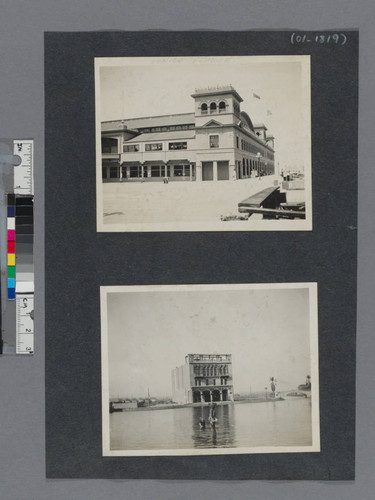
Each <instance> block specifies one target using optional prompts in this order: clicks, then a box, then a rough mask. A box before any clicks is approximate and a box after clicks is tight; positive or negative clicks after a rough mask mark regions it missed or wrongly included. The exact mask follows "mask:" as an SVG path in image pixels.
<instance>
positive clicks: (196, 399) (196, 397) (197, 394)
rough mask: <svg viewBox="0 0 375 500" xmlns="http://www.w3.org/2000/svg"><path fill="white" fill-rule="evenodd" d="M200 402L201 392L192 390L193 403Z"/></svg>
mask: <svg viewBox="0 0 375 500" xmlns="http://www.w3.org/2000/svg"><path fill="white" fill-rule="evenodd" d="M200 402H201V393H200V392H199V391H194V392H193V403H200Z"/></svg>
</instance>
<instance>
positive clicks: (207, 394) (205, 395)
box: [203, 391, 211, 403]
mask: <svg viewBox="0 0 375 500" xmlns="http://www.w3.org/2000/svg"><path fill="white" fill-rule="evenodd" d="M203 399H204V401H205V402H206V403H210V401H211V394H210V391H203Z"/></svg>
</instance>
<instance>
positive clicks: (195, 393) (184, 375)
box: [172, 354, 234, 404]
mask: <svg viewBox="0 0 375 500" xmlns="http://www.w3.org/2000/svg"><path fill="white" fill-rule="evenodd" d="M233 397H234V392H233V377H232V355H231V354H188V355H187V356H185V364H184V365H182V366H179V367H176V368H174V369H173V370H172V399H173V401H174V402H175V403H181V404H188V403H210V402H213V401H215V402H220V401H228V402H229V401H233Z"/></svg>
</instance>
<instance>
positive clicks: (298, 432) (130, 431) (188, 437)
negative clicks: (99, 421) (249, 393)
mask: <svg viewBox="0 0 375 500" xmlns="http://www.w3.org/2000/svg"><path fill="white" fill-rule="evenodd" d="M208 417H209V407H208V406H195V407H185V408H174V409H168V410H144V411H126V412H119V413H112V414H111V415H110V447H111V449H112V450H158V449H160V450H168V449H194V448H195V449H197V448H200V449H201V448H237V447H256V446H309V445H311V444H312V422H311V401H310V400H308V399H303V400H301V399H299V400H289V401H280V402H268V403H258V404H252V403H246V404H229V405H218V406H217V408H216V417H217V419H218V421H217V423H216V425H215V427H214V428H213V427H212V426H211V424H210V423H209V421H208ZM200 418H202V419H204V421H205V427H204V428H202V427H201V426H200V425H199V420H200Z"/></svg>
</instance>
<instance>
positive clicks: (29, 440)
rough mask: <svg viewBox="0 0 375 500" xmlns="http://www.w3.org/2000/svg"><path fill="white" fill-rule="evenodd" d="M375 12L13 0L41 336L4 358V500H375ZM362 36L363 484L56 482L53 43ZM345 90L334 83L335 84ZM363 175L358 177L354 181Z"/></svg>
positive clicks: (15, 93) (12, 88)
mask: <svg viewBox="0 0 375 500" xmlns="http://www.w3.org/2000/svg"><path fill="white" fill-rule="evenodd" d="M374 17H375V16H374V7H373V2H371V1H370V0H368V1H365V0H361V1H360V2H357V3H356V4H354V3H351V2H346V1H345V2H338V1H335V2H332V1H325V2H324V1H321V0H315V1H314V2H311V3H307V2H300V1H283V2H279V1H271V0H269V1H264V2H262V3H261V4H259V3H257V4H252V3H250V2H247V1H245V0H241V1H232V2H230V3H229V2H224V1H222V2H218V1H200V2H195V1H190V2H182V1H180V0H178V1H177V0H175V1H167V0H165V1H161V0H154V1H153V2H146V1H143V0H137V1H115V0H107V1H106V2H99V1H98V0H95V1H94V0H92V1H88V0H81V1H80V2H79V3H78V2H74V1H72V0H66V1H65V2H56V1H54V0H53V1H51V0H49V1H47V0H33V1H26V0H3V2H2V6H1V17H0V64H1V70H2V71H1V78H0V89H1V94H0V96H1V97H0V117H1V119H0V137H14V138H27V137H33V138H34V139H35V141H36V153H35V163H36V166H37V167H36V191H35V198H36V203H35V216H36V220H37V222H38V224H37V226H36V242H37V243H36V253H37V257H38V258H37V260H36V272H37V277H36V288H37V293H36V296H35V299H36V304H35V309H36V320H35V329H36V338H35V350H36V353H35V355H34V357H2V358H1V359H0V396H1V400H0V401H1V406H0V407H1V409H0V419H1V427H0V429H1V430H0V465H1V472H0V498H2V499H4V500H8V499H19V500H23V499H28V500H30V499H35V500H39V499H51V500H55V499H56V500H57V499H79V500H81V499H86V498H90V499H94V500H95V499H102V498H103V499H104V498H132V499H133V498H134V499H137V498H140V499H141V498H142V499H143V498H153V499H158V498H163V499H164V498H170V499H172V498H177V497H179V498H192V497H193V496H195V497H196V498H206V497H208V496H212V495H215V497H216V498H225V497H227V496H228V495H231V496H232V497H234V498H255V499H258V498H259V499H262V498H267V499H273V498H278V499H283V498H287V499H294V498H295V499H299V498H301V497H302V496H303V497H304V498H309V499H310V498H311V499H312V498H325V499H335V498H340V499H352V498H359V499H371V498H373V490H374V483H375V481H374V474H373V459H374V444H373V443H374V437H375V436H374V434H375V430H374V414H375V411H374V399H373V397H372V394H373V387H372V386H373V380H374V376H373V361H372V358H373V355H374V342H373V339H372V329H371V325H372V324H373V322H374V316H375V312H374V308H373V307H372V303H373V300H372V299H373V289H374V284H375V281H374V264H373V244H374V235H373V232H374V231H373V224H372V216H371V215H372V210H373V208H374V207H373V205H374V203H375V201H374V197H373V195H372V192H373V188H374V185H373V184H374V182H373V175H372V158H373V156H374V155H373V154H371V153H372V152H373V149H374V146H373V144H374V140H373V137H372V136H373V127H374V125H373V124H374V122H375V120H374V118H375V117H374V106H373V95H374V90H375V89H374V82H375V79H374V68H375V64H374V54H373V50H374V45H375V41H374V38H373V21H374ZM158 28H160V29H179V30H181V29H182V30H185V29H186V30H189V29H198V28H200V29H202V28H208V29H220V30H228V29H234V30H235V29H282V28H298V29H299V30H303V29H306V30H311V29H315V30H316V29H322V30H323V29H334V28H342V29H344V28H347V29H350V28H359V29H360V106H359V110H360V122H359V194H360V197H359V291H358V343H357V346H358V351H357V360H358V361H357V363H358V367H357V445H356V448H357V465H356V480H355V482H349V483H324V482H309V483H306V482H282V483H281V482H259V481H244V482H210V481H206V482H202V481H199V482H191V481H190V482H187V481H136V480H126V481H125V480H46V479H45V456H44V442H45V441H44V347H43V342H44V328H43V327H44V321H43V307H44V306H43V300H44V299H43V297H44V286H43V280H44V276H43V258H44V255H43V243H44V241H43V240H44V236H43V234H44V225H43V169H44V158H43V147H44V143H43V136H44V119H43V118H44V103H43V33H44V31H54V30H56V31H69V30H71V31H92V30H101V29H119V30H140V29H158ZM334 84H335V82H332V85H334ZM354 173H355V172H353V174H354Z"/></svg>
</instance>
